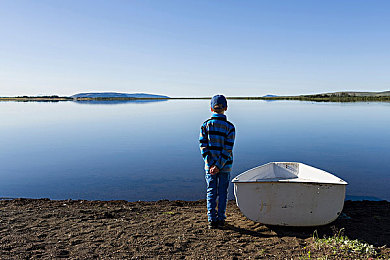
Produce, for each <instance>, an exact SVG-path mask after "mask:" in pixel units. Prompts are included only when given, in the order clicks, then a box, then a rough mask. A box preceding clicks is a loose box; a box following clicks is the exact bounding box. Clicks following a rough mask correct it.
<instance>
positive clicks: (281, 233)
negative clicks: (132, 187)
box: [0, 199, 390, 259]
mask: <svg viewBox="0 0 390 260" xmlns="http://www.w3.org/2000/svg"><path fill="white" fill-rule="evenodd" d="M227 214H228V218H227V222H226V226H225V227H224V228H223V229H216V230H208V229H207V218H206V202H205V201H204V200H202V201H165V200H162V201H157V202H126V201H86V200H62V201H54V200H49V199H14V200H2V201H0V259H38V258H39V259H53V258H70V259H95V258H100V259H150V258H157V259H256V258H257V259H261V258H264V259H270V258H271V259H272V258H273V259H298V258H301V259H306V258H307V256H310V257H311V258H316V257H324V256H328V257H329V258H330V259H332V258H333V257H334V258H360V257H362V258H364V255H361V254H358V253H356V252H344V253H342V254H340V253H337V252H336V253H335V252H334V251H333V252H332V251H331V250H330V249H327V248H321V249H318V248H316V247H315V245H314V239H313V233H314V231H315V230H317V233H318V235H319V237H323V236H326V237H330V236H333V235H334V234H335V233H337V232H339V231H340V230H343V232H344V235H345V236H348V238H350V239H358V240H360V241H362V242H365V243H368V244H371V245H373V246H374V247H375V250H376V251H377V252H378V254H377V255H376V257H378V258H382V257H383V258H389V257H390V250H389V248H388V245H389V244H390V243H389V242H390V228H389V226H390V203H389V202H387V201H380V202H374V201H346V203H345V206H344V210H343V214H342V216H341V217H340V218H339V219H337V220H336V221H335V222H333V223H331V224H329V225H326V226H322V227H313V228H291V227H290V228H288V227H275V226H265V225H263V224H260V223H256V222H253V221H250V220H248V219H247V218H245V216H243V215H242V213H241V212H240V211H239V209H238V208H237V206H236V205H235V203H234V201H229V204H228V212H227ZM332 254H333V257H332Z"/></svg>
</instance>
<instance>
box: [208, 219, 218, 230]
mask: <svg viewBox="0 0 390 260" xmlns="http://www.w3.org/2000/svg"><path fill="white" fill-rule="evenodd" d="M216 228H218V221H211V222H209V229H216Z"/></svg>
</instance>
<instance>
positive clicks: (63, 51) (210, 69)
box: [0, 0, 390, 97]
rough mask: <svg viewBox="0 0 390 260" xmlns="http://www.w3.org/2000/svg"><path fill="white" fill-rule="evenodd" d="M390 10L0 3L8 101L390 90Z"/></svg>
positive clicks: (354, 1) (380, 6)
mask: <svg viewBox="0 0 390 260" xmlns="http://www.w3.org/2000/svg"><path fill="white" fill-rule="evenodd" d="M389 46H390V1H387V0H383V1H375V0H373V1H366V0H364V1H359V0H349V1H341V0H335V1H329V0H327V1H274V0H270V1H229V0H227V1H212V0H208V1H200V0H194V1H182V0H178V1H170V0H164V1H160V0H154V1H147V0H142V1H108V0H107V1H97V0H91V1H86V0H83V1H80V0H77V1H71V0H67V1H60V0H57V1H56V0H47V1H46V0H35V1H30V0H28V1H22V0H1V1H0V96H15V95H38V94H58V95H72V94H75V93H78V92H91V91H116V92H128V93H133V92H146V93H155V94H166V95H169V96H174V97H177V96H211V95H213V94H216V93H224V94H226V95H228V96H261V95H265V94H279V95H290V94H309V93H318V92H331V91H339V90H357V91H365V90H367V91H383V90H389V89H390V47H389Z"/></svg>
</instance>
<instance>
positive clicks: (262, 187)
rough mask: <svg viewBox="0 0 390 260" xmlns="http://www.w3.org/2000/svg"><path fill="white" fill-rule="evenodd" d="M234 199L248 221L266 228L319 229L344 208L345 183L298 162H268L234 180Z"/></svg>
mask: <svg viewBox="0 0 390 260" xmlns="http://www.w3.org/2000/svg"><path fill="white" fill-rule="evenodd" d="M232 182H233V183H234V196H235V197H236V203H237V206H238V207H239V208H240V210H241V212H242V213H243V214H244V215H245V216H246V217H247V218H249V219H251V220H253V221H256V222H261V223H263V224H268V225H281V226H320V225H326V224H328V223H330V222H332V221H334V220H335V219H336V218H337V217H338V216H339V215H340V213H341V211H342V209H343V206H344V199H345V188H346V185H347V184H348V183H347V182H345V181H344V180H342V179H340V178H338V177H336V176H334V175H332V174H330V173H328V172H325V171H323V170H320V169H317V168H314V167H312V166H309V165H306V164H303V163H297V162H271V163H267V164H264V165H262V166H259V167H256V168H253V169H250V170H248V171H246V172H244V173H242V174H240V175H238V176H237V177H235V178H234V179H233V180H232Z"/></svg>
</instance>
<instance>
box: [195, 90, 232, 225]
mask: <svg viewBox="0 0 390 260" xmlns="http://www.w3.org/2000/svg"><path fill="white" fill-rule="evenodd" d="M226 110H227V101H226V98H225V97H224V96H223V95H216V96H214V97H212V99H211V112H214V113H213V115H212V117H211V118H210V119H208V120H207V121H205V122H204V123H203V125H202V126H201V130H200V137H199V142H200V151H201V154H202V156H203V159H204V162H205V171H206V177H205V178H206V183H207V217H208V221H209V228H210V229H214V228H218V227H223V226H224V224H225V219H226V216H225V211H226V203H227V192H228V187H229V182H230V171H231V169H232V164H233V153H232V151H233V145H234V136H235V128H234V125H233V124H232V123H230V122H229V121H227V119H226V116H225V115H224V113H225V111H226ZM217 197H218V211H217V210H216V209H215V208H216V206H217Z"/></svg>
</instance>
